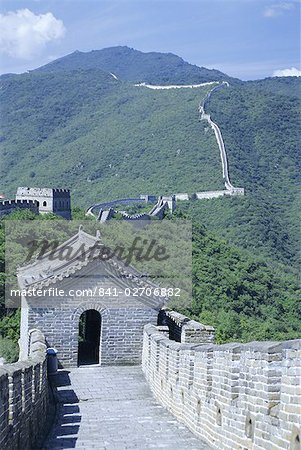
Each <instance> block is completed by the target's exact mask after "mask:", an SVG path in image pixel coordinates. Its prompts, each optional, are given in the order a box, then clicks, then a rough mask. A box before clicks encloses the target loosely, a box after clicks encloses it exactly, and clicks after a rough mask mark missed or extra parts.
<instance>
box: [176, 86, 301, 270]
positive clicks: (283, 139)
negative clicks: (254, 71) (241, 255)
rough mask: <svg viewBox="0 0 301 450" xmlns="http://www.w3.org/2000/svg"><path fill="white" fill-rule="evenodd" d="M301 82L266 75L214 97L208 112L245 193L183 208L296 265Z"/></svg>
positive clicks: (228, 234) (220, 230)
mask: <svg viewBox="0 0 301 450" xmlns="http://www.w3.org/2000/svg"><path fill="white" fill-rule="evenodd" d="M300 85H301V83H300V80H298V79H297V78H280V79H278V78H276V79H267V80H262V81H255V82H247V83H244V84H242V85H240V86H235V87H233V86H230V88H229V89H223V90H220V91H218V92H216V93H215V94H214V95H213V96H212V97H211V100H210V103H209V105H208V109H209V111H210V113H211V115H212V118H213V120H215V121H216V122H217V123H218V124H219V126H220V128H221V131H222V134H223V137H224V141H225V145H226V149H227V154H228V159H229V166H230V176H231V178H232V180H234V182H235V183H236V184H237V185H239V186H244V187H245V191H246V196H245V197H244V198H239V199H238V198H228V199H216V200H212V201H205V202H202V203H196V202H194V203H190V204H188V205H183V206H182V207H183V210H185V211H186V212H187V211H188V210H189V211H190V213H191V215H192V216H193V217H194V218H195V219H196V218H197V219H198V220H199V221H200V222H202V223H204V224H205V225H206V226H207V227H208V228H209V229H211V230H214V231H215V232H218V233H219V234H220V235H222V236H223V237H226V238H227V239H229V240H230V241H231V242H233V243H235V244H236V245H239V246H241V247H243V248H246V249H249V250H250V251H251V252H255V253H258V251H259V252H260V253H261V254H262V255H264V256H268V257H270V258H272V259H274V260H276V261H280V262H282V263H285V264H289V265H290V266H292V265H293V266H296V267H297V264H298V252H299V249H300V244H301V242H300V215H299V213H300V144H301V142H300V128H299V124H300V113H301V104H300V92H301V91H300ZM180 207H181V205H180Z"/></svg>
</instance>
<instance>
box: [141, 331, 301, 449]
mask: <svg viewBox="0 0 301 450" xmlns="http://www.w3.org/2000/svg"><path fill="white" fill-rule="evenodd" d="M164 328H165V329H164ZM166 330H167V327H162V326H161V327H155V326H153V325H146V326H145V329H144V345H143V357H142V367H143V371H144V373H145V376H146V379H147V380H148V382H149V384H150V387H151V389H152V391H153V393H154V395H155V396H156V398H157V399H158V400H160V402H161V403H162V404H163V405H164V406H166V407H167V408H168V409H169V410H170V411H171V412H172V413H173V414H174V415H175V416H176V417H177V418H178V419H179V420H180V421H181V422H183V423H185V424H186V425H187V426H188V427H189V428H190V429H191V430H192V431H193V432H194V433H195V434H196V435H197V436H199V437H200V438H202V439H204V440H206V441H207V442H208V444H209V445H211V446H212V448H214V449H221V450H222V449H225V450H226V449H227V450H233V449H243V450H246V449H252V450H253V449H254V450H255V449H257V450H259V449H264V450H267V449H271V450H272V449H273V450H277V449H291V450H297V449H300V394H301V388H300V376H301V368H300V366H301V360H300V356H301V341H300V340H295V341H286V342H253V343H249V344H239V343H233V344H224V345H213V344H204V345H199V344H185V343H179V342H175V341H172V340H170V339H169V338H168V336H167V335H166Z"/></svg>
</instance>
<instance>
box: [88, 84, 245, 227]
mask: <svg viewBox="0 0 301 450" xmlns="http://www.w3.org/2000/svg"><path fill="white" fill-rule="evenodd" d="M207 85H214V86H213V88H212V89H211V90H210V91H209V92H208V94H207V95H206V96H205V98H204V99H203V101H202V102H201V103H200V105H199V114H200V120H206V121H207V122H208V124H209V126H210V127H211V128H212V130H213V131H214V134H215V138H216V141H217V144H218V148H219V151H220V158H221V164H222V176H223V180H224V183H225V189H224V190H220V191H203V192H196V193H194V194H192V195H189V194H188V193H177V194H172V195H170V196H158V197H157V198H156V199H157V204H156V205H155V207H154V208H152V209H151V210H150V211H149V212H148V213H143V214H135V215H132V216H131V215H129V214H126V213H125V212H124V211H119V212H120V213H121V216H122V218H123V219H125V220H151V218H152V217H158V218H163V217H164V213H165V211H167V210H168V209H169V210H170V211H171V212H173V211H174V209H175V203H174V204H173V207H171V206H170V205H171V202H176V201H183V200H190V199H191V198H195V199H197V200H203V199H212V198H218V197H224V196H236V195H244V188H236V187H234V186H233V185H232V183H231V181H230V176H229V167H228V159H227V153H226V148H225V144H224V141H223V137H222V133H221V131H220V129H219V127H218V125H217V124H216V123H215V122H213V121H212V119H211V117H210V114H207V113H206V112H205V107H206V104H208V102H209V100H210V97H211V95H212V93H213V92H214V91H216V90H217V89H220V88H223V87H224V86H229V83H228V82H227V81H222V82H208V83H201V84H192V85H170V86H159V85H158V86H155V85H150V84H146V83H140V84H136V85H135V86H137V87H142V88H148V89H154V90H166V89H194V88H199V87H202V86H207ZM147 197H148V196H145V195H140V197H138V198H136V199H133V198H123V199H120V200H112V201H111V202H104V203H97V204H94V205H92V206H90V207H89V208H88V209H87V211H86V214H87V215H94V216H95V217H96V218H97V220H99V221H101V222H105V221H107V220H110V219H111V218H112V217H114V215H116V214H117V212H118V211H116V210H115V209H114V207H115V206H117V205H121V204H124V205H130V204H133V203H135V202H136V203H140V202H142V201H143V199H144V200H145V201H146V202H148V200H147ZM106 208H109V209H106ZM97 211H98V212H97Z"/></svg>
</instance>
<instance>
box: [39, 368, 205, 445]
mask: <svg viewBox="0 0 301 450" xmlns="http://www.w3.org/2000/svg"><path fill="white" fill-rule="evenodd" d="M55 383H56V386H57V396H58V401H59V405H58V414H57V420H56V423H55V425H54V427H53V429H52V431H51V433H50V435H49V436H48V438H47V440H46V442H45V444H44V447H43V449H72V448H81V449H85V450H90V449H97V450H104V449H106V450H124V449H131V450H146V449H167V450H174V449H177V450H196V449H198V450H208V449H209V447H208V445H207V444H205V443H203V442H202V441H200V440H199V439H198V438H196V437H195V436H194V435H193V434H192V433H191V432H190V431H189V430H188V429H187V428H186V427H185V426H184V425H182V424H180V423H179V422H178V421H177V420H176V419H175V418H174V417H173V416H172V415H171V414H170V413H169V412H168V411H167V410H166V409H165V408H163V407H162V406H161V405H160V404H159V403H158V402H157V401H156V400H155V399H154V397H153V396H152V393H151V391H150V389H149V387H148V385H147V383H146V381H145V379H144V376H143V373H142V371H141V368H140V367H137V366H127V367H124V366H122V367H96V366H94V367H92V366H90V367H80V368H76V369H71V370H70V372H68V371H67V370H64V371H60V372H59V374H58V375H56V376H55Z"/></svg>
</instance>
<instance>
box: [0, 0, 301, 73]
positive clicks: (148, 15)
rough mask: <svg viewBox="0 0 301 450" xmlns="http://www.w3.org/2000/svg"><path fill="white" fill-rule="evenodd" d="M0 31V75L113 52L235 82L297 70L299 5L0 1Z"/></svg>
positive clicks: (268, 0) (243, 0) (288, 0)
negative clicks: (120, 48) (176, 63)
mask: <svg viewBox="0 0 301 450" xmlns="http://www.w3.org/2000/svg"><path fill="white" fill-rule="evenodd" d="M0 28H1V35H0V63H1V64H0V71H1V73H7V72H18V73H19V72H24V71H26V70H29V69H33V68H35V67H39V66H41V65H43V64H45V63H47V62H49V61H51V60H53V59H56V58H58V57H60V56H63V55H66V54H68V53H71V52H73V51H75V50H81V51H90V50H93V49H94V50H95V49H101V48H104V47H109V46H115V45H128V46H130V47H133V48H136V49H138V50H141V51H146V52H147V51H159V52H172V53H175V54H177V55H179V56H181V57H182V58H184V59H185V60H186V61H189V62H191V63H193V64H197V65H199V66H205V67H209V68H216V69H219V70H222V71H223V72H226V73H227V74H229V75H232V76H236V77H239V78H241V79H256V78H264V77H267V76H272V75H273V74H275V71H278V72H276V73H277V74H278V75H282V74H284V75H285V74H286V75H289V74H294V73H298V70H299V69H300V46H299V39H300V2H299V0H298V1H297V0H185V1H184V0H163V1H162V0H139V1H138V0H137V1H132V0H119V1H114V0H110V1H102V0H30V1H26V0H2V1H1V16H0ZM292 68H294V69H293V72H292V71H291V70H292ZM280 70H281V71H283V70H286V72H279V71H280ZM296 71H297V72H296Z"/></svg>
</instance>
